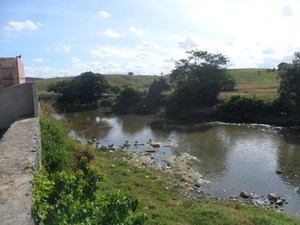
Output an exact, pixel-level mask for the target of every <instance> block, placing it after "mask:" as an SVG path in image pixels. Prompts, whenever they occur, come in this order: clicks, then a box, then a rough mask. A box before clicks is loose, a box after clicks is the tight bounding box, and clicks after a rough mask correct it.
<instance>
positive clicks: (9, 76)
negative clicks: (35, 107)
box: [0, 57, 25, 89]
mask: <svg viewBox="0 0 300 225" xmlns="http://www.w3.org/2000/svg"><path fill="white" fill-rule="evenodd" d="M23 83H25V73H24V65H23V63H22V61H21V59H20V58H19V57H10V58H0V89H2V88H6V87H10V86H13V85H17V84H23Z"/></svg>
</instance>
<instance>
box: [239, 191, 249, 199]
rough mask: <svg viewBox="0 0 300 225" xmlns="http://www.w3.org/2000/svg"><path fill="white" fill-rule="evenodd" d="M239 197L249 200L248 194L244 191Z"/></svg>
mask: <svg viewBox="0 0 300 225" xmlns="http://www.w3.org/2000/svg"><path fill="white" fill-rule="evenodd" d="M240 197H241V198H249V197H250V196H249V194H248V192H246V191H241V193H240Z"/></svg>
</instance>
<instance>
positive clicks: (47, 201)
mask: <svg viewBox="0 0 300 225" xmlns="http://www.w3.org/2000/svg"><path fill="white" fill-rule="evenodd" d="M103 179H104V177H103V176H102V175H100V174H99V172H98V171H97V170H96V169H94V168H90V167H89V166H88V159H87V158H85V157H83V158H82V159H81V161H80V170H78V171H77V172H75V173H70V172H66V171H60V172H55V173H52V174H48V173H47V172H46V171H45V170H43V171H41V172H40V173H39V175H38V176H37V177H35V178H34V182H33V185H34V189H33V211H34V218H35V220H36V222H37V223H38V224H46V225H54V224H91V225H92V224H95V225H96V224H97V225H98V224H103V225H114V224H124V225H139V224H143V223H144V221H145V219H146V216H145V215H144V214H140V213H136V210H137V206H138V200H132V199H130V198H128V197H126V196H125V195H123V194H121V193H119V192H113V193H109V194H106V195H103V196H101V195H99V193H98V192H99V189H100V184H101V182H102V181H103Z"/></svg>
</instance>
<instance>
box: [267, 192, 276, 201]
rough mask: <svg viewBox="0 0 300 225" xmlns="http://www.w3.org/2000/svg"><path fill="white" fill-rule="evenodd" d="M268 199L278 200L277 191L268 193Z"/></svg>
mask: <svg viewBox="0 0 300 225" xmlns="http://www.w3.org/2000/svg"><path fill="white" fill-rule="evenodd" d="M268 199H269V201H270V202H276V201H277V200H278V197H277V195H276V194H275V193H270V194H268Z"/></svg>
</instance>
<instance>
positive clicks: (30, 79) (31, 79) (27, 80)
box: [25, 77, 43, 83]
mask: <svg viewBox="0 0 300 225" xmlns="http://www.w3.org/2000/svg"><path fill="white" fill-rule="evenodd" d="M42 79H43V78H39V77H25V81H26V83H29V82H35V81H37V80H42Z"/></svg>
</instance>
